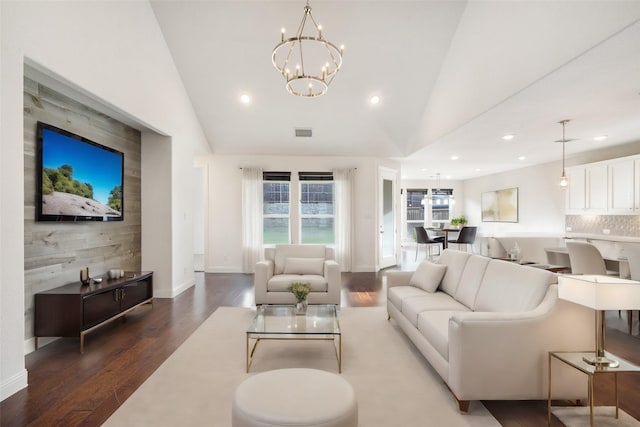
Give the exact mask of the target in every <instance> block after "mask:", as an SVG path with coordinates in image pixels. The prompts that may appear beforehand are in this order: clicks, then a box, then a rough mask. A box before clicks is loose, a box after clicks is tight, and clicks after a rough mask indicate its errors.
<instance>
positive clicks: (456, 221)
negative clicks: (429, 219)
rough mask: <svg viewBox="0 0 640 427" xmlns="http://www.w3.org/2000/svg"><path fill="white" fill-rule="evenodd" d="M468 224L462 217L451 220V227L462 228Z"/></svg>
mask: <svg viewBox="0 0 640 427" xmlns="http://www.w3.org/2000/svg"><path fill="white" fill-rule="evenodd" d="M468 222H469V221H467V218H466V217H465V216H464V215H460V216H457V217H455V218H451V226H452V227H461V226H462V227H464V226H465V225H467V223H468Z"/></svg>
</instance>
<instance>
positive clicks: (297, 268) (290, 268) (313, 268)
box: [283, 258, 324, 276]
mask: <svg viewBox="0 0 640 427" xmlns="http://www.w3.org/2000/svg"><path fill="white" fill-rule="evenodd" d="M283 274H315V275H318V276H322V275H323V274H324V258H287V259H286V260H285V263H284V271H283Z"/></svg>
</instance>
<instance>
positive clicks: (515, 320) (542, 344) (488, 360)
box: [448, 285, 595, 400]
mask: <svg viewBox="0 0 640 427" xmlns="http://www.w3.org/2000/svg"><path fill="white" fill-rule="evenodd" d="M593 316H594V314H593V310H590V309H587V308H586V307H582V306H579V305H576V304H572V303H569V302H567V301H563V300H560V299H558V288H557V285H551V286H550V287H549V289H548V291H547V294H546V295H545V298H544V299H543V301H542V302H541V303H540V304H539V305H538V307H536V308H535V309H533V310H531V311H526V312H515V313H507V312H460V313H455V314H453V315H452V317H451V318H450V320H449V379H448V384H449V387H450V388H451V390H452V391H453V393H454V394H455V395H456V397H457V398H458V399H460V400H477V399H495V398H499V397H498V396H499V395H497V396H492V395H491V391H492V390H499V391H500V393H501V394H502V395H504V394H508V393H512V394H511V396H512V398H513V399H531V398H532V397H531V396H544V395H545V394H546V392H547V384H548V354H549V351H563V350H567V351H584V350H588V349H591V348H594V347H595V344H594V333H593ZM574 374H575V371H574V372H571V370H569V372H566V371H563V372H562V375H564V377H562V376H558V377H556V374H555V371H554V392H555V391H556V390H557V389H556V386H555V385H556V384H558V385H559V384H563V383H564V384H565V385H567V384H568V386H566V387H565V388H564V389H563V391H562V392H561V394H566V393H573V394H575V393H578V395H577V396H574V398H581V397H584V394H583V393H584V392H585V387H584V384H581V385H580V387H579V391H576V388H575V387H572V386H573V385H575V384H580V380H579V379H578V380H577V381H576V376H575V375H574ZM556 378H557V379H556ZM577 378H580V377H579V376H578V377H577ZM488 383H491V384H493V386H492V387H490V388H488V387H486V384H488ZM560 388H562V387H561V386H558V389H560ZM505 392H506V393H505ZM580 393H582V394H580Z"/></svg>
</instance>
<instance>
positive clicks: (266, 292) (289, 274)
mask: <svg viewBox="0 0 640 427" xmlns="http://www.w3.org/2000/svg"><path fill="white" fill-rule="evenodd" d="M264 252H265V254H264V255H265V260H263V261H259V262H258V263H257V264H256V268H255V276H254V285H255V299H256V305H260V304H295V302H296V300H295V298H294V297H293V294H292V293H290V292H288V291H287V288H288V287H289V285H290V284H291V283H292V282H306V283H309V284H311V292H310V293H309V296H308V297H307V300H308V301H309V304H336V305H340V287H341V273H340V266H339V265H338V263H337V262H336V261H335V260H334V259H333V258H334V253H333V249H332V248H328V247H326V246H324V245H276V246H275V248H266V249H265V251H264Z"/></svg>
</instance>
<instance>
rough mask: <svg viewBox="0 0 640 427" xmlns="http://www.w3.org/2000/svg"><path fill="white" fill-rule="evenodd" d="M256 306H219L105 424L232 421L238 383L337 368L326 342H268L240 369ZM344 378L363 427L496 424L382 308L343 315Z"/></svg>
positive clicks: (343, 312)
mask: <svg viewBox="0 0 640 427" xmlns="http://www.w3.org/2000/svg"><path fill="white" fill-rule="evenodd" d="M253 315H254V311H253V310H251V309H247V308H236V307H222V308H219V309H218V310H216V312H215V313H213V314H212V315H211V317H210V318H209V319H207V320H206V321H205V322H204V323H203V324H202V325H201V326H200V328H198V329H197V330H196V331H195V332H194V333H193V334H192V335H191V336H190V337H189V338H188V339H187V341H185V343H184V344H183V345H182V346H180V348H178V349H177V350H176V351H175V353H174V354H172V355H171V357H169V359H167V360H166V361H165V362H164V363H163V364H162V365H161V366H160V367H159V368H158V370H157V371H156V372H154V373H153V375H152V376H151V377H149V378H148V379H147V381H145V383H144V384H142V386H140V388H139V389H138V390H136V391H135V392H134V394H133V395H132V396H131V397H130V398H129V399H128V400H127V401H126V402H125V403H124V404H123V405H122V406H121V407H120V408H119V409H118V410H117V411H116V412H115V413H114V414H113V415H112V416H111V418H109V420H107V423H106V424H105V425H107V426H178V425H180V426H205V425H206V426H224V427H228V426H230V425H231V402H232V399H233V393H234V390H235V389H236V387H237V385H238V384H240V383H241V382H242V381H243V380H244V379H246V378H247V377H248V376H249V375H253V374H255V373H257V372H263V371H267V370H272V369H281V368H292V367H307V368H316V369H323V370H327V371H330V372H337V370H338V366H337V361H336V355H335V350H334V348H333V344H332V342H331V341H313V342H312V341H305V342H302V341H290V342H289V341H287V342H284V341H266V342H264V341H263V342H261V343H260V345H259V346H258V348H257V350H256V353H255V357H254V362H253V365H252V367H251V372H250V373H249V374H247V373H246V372H245V348H246V347H245V331H246V328H247V327H248V325H249V323H250V322H251V319H252V317H253ZM339 319H340V326H341V328H342V333H343V342H342V351H343V353H342V354H343V356H342V376H343V377H344V378H346V379H347V381H349V382H350V383H351V385H352V386H353V388H354V390H355V392H356V398H357V400H358V412H359V425H360V426H361V427H369V426H371V427H376V426H380V427H383V426H384V427H390V426H403V427H405V426H406V427H419V426H447V427H456V426H480V427H484V426H499V425H500V424H499V423H498V422H497V421H496V419H495V418H493V416H491V414H490V413H489V412H488V411H487V409H486V408H485V407H484V406H483V405H482V403H480V402H475V401H474V402H471V406H470V409H469V413H468V414H467V415H462V414H460V413H459V412H458V409H457V405H456V403H455V400H454V399H453V397H452V396H451V394H450V393H449V391H448V389H447V388H446V386H445V385H444V383H443V382H442V380H441V379H440V377H439V376H438V374H437V373H435V371H433V369H432V368H431V367H430V366H429V364H428V363H427V362H426V361H425V360H424V358H423V356H422V355H421V354H420V353H419V352H418V351H417V350H415V348H414V347H413V345H412V344H411V342H410V341H409V340H408V339H407V338H406V337H405V336H404V334H403V333H402V331H400V330H399V329H398V328H397V327H395V326H394V324H393V322H388V321H387V320H386V319H387V318H386V311H385V308H384V307H369V308H343V309H341V312H340V317H339Z"/></svg>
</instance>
